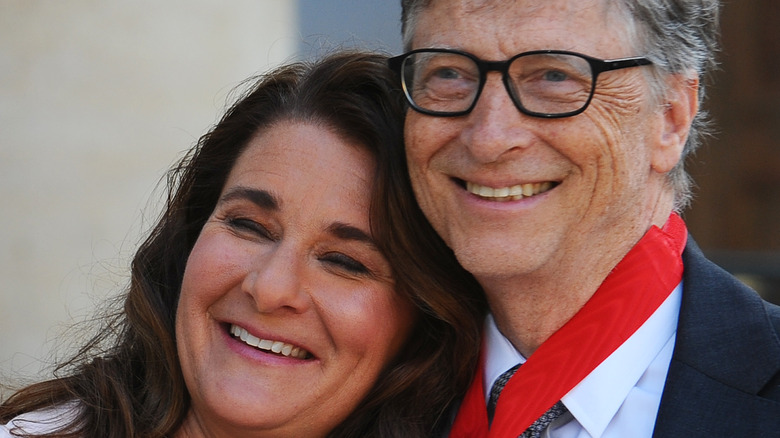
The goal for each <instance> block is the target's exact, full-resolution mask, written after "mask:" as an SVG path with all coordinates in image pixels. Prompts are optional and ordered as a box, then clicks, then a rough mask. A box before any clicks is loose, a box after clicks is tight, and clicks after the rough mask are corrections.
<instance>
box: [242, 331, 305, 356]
mask: <svg viewBox="0 0 780 438" xmlns="http://www.w3.org/2000/svg"><path fill="white" fill-rule="evenodd" d="M230 334H231V335H232V336H233V337H234V338H235V339H240V340H241V341H242V342H244V343H245V344H247V345H249V346H250V347H254V348H257V349H258V350H263V351H268V352H271V353H276V354H281V355H282V356H285V357H292V358H295V359H309V358H311V357H312V355H311V353H309V352H308V351H306V350H304V349H303V348H301V347H298V346H296V345H292V344H288V343H285V342H282V341H276V340H272V339H260V338H258V337H257V336H253V335H251V334H250V333H249V332H248V331H247V330H246V329H245V328H243V327H240V326H238V325H235V324H231V325H230Z"/></svg>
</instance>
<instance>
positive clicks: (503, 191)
mask: <svg viewBox="0 0 780 438" xmlns="http://www.w3.org/2000/svg"><path fill="white" fill-rule="evenodd" d="M552 187H553V183H551V182H549V181H547V182H543V183H529V184H518V185H514V186H511V187H500V188H497V189H494V188H492V187H488V186H483V185H479V184H476V183H473V182H469V181H467V182H466V190H468V191H469V192H470V193H473V194H475V195H477V196H479V197H482V198H489V199H492V200H494V201H517V200H519V199H523V198H528V197H530V196H534V195H538V194H540V193H544V192H546V191H548V190H550V189H551V188H552Z"/></svg>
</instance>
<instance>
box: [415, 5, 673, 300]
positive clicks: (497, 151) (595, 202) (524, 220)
mask: <svg viewBox="0 0 780 438" xmlns="http://www.w3.org/2000/svg"><path fill="white" fill-rule="evenodd" d="M623 25H624V23H623V22H621V21H620V19H619V17H618V14H617V13H614V12H611V13H608V12H607V11H606V10H605V7H604V6H603V5H602V1H600V0H570V1H567V0H545V1H524V0H517V1H512V2H509V1H473V0H452V1H444V0H434V1H433V2H432V4H431V6H430V7H429V8H427V9H426V10H424V11H423V12H422V13H421V15H420V16H419V21H418V23H417V25H416V28H415V31H414V38H413V40H412V48H413V49H419V48H427V47H443V48H453V49H459V50H463V51H466V52H470V53H472V54H474V55H476V56H478V57H479V58H481V59H484V60H505V59H508V58H510V57H512V56H513V55H515V54H518V53H520V52H525V51H530V50H542V49H560V50H570V51H575V52H580V53H583V54H586V55H590V56H594V57H597V58H601V59H614V58H622V57H629V56H641V55H644V54H643V53H635V51H634V50H633V49H631V47H630V46H629V44H628V40H629V36H628V34H627V32H626V30H625V27H623ZM646 68H648V67H639V68H630V69H625V70H617V71H611V72H606V73H603V74H602V75H601V76H599V79H598V82H597V87H596V91H595V95H594V97H593V100H592V102H591V104H590V106H589V107H588V109H587V110H586V111H585V112H584V113H582V114H580V115H577V116H574V117H570V118H563V119H540V118H533V117H529V116H526V115H523V114H521V113H520V112H519V111H518V110H517V108H515V106H514V105H513V103H512V101H511V100H510V97H509V95H508V94H507V91H506V89H505V88H504V85H503V83H502V82H501V77H500V74H499V73H495V72H491V73H489V74H488V78H487V82H486V83H485V87H484V89H483V91H482V94H481V96H480V97H479V101H478V102H477V105H476V107H475V108H474V110H473V111H472V112H471V113H470V114H468V115H466V116H461V117H431V116H426V115H423V114H420V113H417V112H415V111H411V110H410V112H409V114H408V118H407V122H406V141H407V155H408V161H409V168H410V174H411V179H412V183H413V185H414V189H415V194H416V196H417V198H418V201H419V202H420V205H421V206H422V209H423V211H424V212H425V214H426V215H427V216H428V218H429V220H430V221H431V223H432V224H433V226H434V228H435V229H436V230H437V232H438V233H439V234H440V235H441V236H442V238H443V239H444V240H445V241H446V242H447V244H448V245H449V246H450V247H451V248H452V249H453V250H454V251H455V253H456V255H457V257H458V259H459V261H460V262H461V263H462V264H463V265H464V267H465V268H466V269H468V270H469V271H471V272H472V273H473V274H475V276H476V277H477V279H479V280H480V282H482V283H483V286H486V287H488V288H489V284H490V281H491V280H496V281H500V280H506V279H511V278H516V277H518V276H523V275H547V276H549V275H555V273H556V272H559V271H558V270H559V268H562V267H567V268H569V269H571V267H572V266H578V267H580V269H584V270H587V269H588V267H589V266H591V264H590V263H595V260H591V258H592V257H594V256H595V255H596V254H598V255H599V257H606V258H611V259H615V261H616V260H619V258H620V257H622V255H623V254H625V252H626V251H627V250H628V248H630V247H631V246H632V245H633V244H634V243H636V241H637V240H638V239H639V238H640V237H641V236H642V235H643V234H644V232H645V231H646V230H647V229H648V228H649V226H650V225H652V223H653V220H654V217H656V218H657V216H658V210H659V205H660V204H661V203H662V202H661V199H662V198H663V199H664V202H665V200H666V199H667V198H668V197H669V195H668V193H667V192H668V190H666V189H665V188H664V175H663V173H664V172H666V171H668V170H669V164H670V163H671V162H676V160H675V159H674V157H673V154H675V153H676V154H677V157H679V150H676V151H671V152H670V153H671V154H672V156H671V158H670V155H669V153H666V154H664V153H661V152H659V148H661V145H662V144H664V141H665V140H663V139H664V138H665V137H664V136H665V134H664V132H665V129H666V128H667V125H668V121H667V119H668V117H666V116H665V112H664V110H663V106H662V105H659V104H656V103H654V102H653V100H652V99H651V97H650V96H649V87H648V82H647V80H646V77H647V76H646V75H645V74H644V73H646V71H645V72H643V69H646ZM667 140H668V139H667ZM683 142H684V139H683ZM679 146H680V147H681V146H682V145H681V144H680V145H679ZM661 158H663V159H661ZM664 160H665V161H664ZM518 186H519V188H518ZM520 189H522V190H523V192H524V194H528V195H530V196H523V197H521V198H518V197H517V196H515V197H509V196H507V193H513V190H520ZM662 193H663V195H662ZM665 206H666V204H664V207H662V208H660V209H661V210H663V209H664V208H666V207H665ZM669 207H670V206H669ZM665 214H666V215H668V209H667V210H666V212H665ZM664 219H665V218H664Z"/></svg>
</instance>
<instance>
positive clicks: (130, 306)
mask: <svg viewBox="0 0 780 438" xmlns="http://www.w3.org/2000/svg"><path fill="white" fill-rule="evenodd" d="M389 75H390V74H389V73H388V72H387V70H386V68H385V58H384V57H382V56H378V55H369V54H360V53H341V54H335V55H332V56H329V57H327V58H326V59H324V60H322V61H320V62H317V63H315V64H313V65H304V64H294V65H290V66H286V67H282V68H280V69H278V70H277V71H275V72H272V73H271V74H269V75H267V76H265V77H263V78H261V79H260V80H259V81H258V82H257V83H256V84H255V85H254V87H253V88H252V89H251V90H250V91H249V93H248V94H246V95H245V96H244V97H242V98H241V99H239V101H238V102H237V103H236V104H235V105H234V106H233V107H232V108H231V109H230V110H228V112H227V114H226V115H225V116H224V117H223V118H222V120H221V121H220V122H219V123H218V124H217V126H216V127H215V128H214V129H213V130H212V131H211V132H209V133H208V134H206V135H205V136H203V137H202V138H201V140H200V141H199V143H198V145H197V146H196V147H195V148H194V150H193V151H192V152H191V153H190V154H189V155H188V156H187V157H185V159H184V160H182V162H181V164H180V165H179V166H178V167H176V168H175V169H174V170H173V172H172V173H171V177H170V180H169V187H170V192H169V193H170V194H169V199H168V203H167V208H166V210H165V212H164V213H163V215H162V217H161V219H160V221H159V223H158V224H157V225H156V227H155V228H154V230H153V231H152V233H151V235H150V237H149V238H148V239H147V240H146V242H144V244H143V245H142V246H141V248H140V249H139V251H138V252H137V254H136V256H135V258H134V260H133V265H132V278H131V284H130V287H129V290H128V292H127V294H126V297H125V301H124V308H123V310H122V311H121V312H118V313H117V315H115V316H114V317H113V318H112V319H111V321H110V323H109V324H108V326H107V327H106V328H105V329H104V330H101V332H100V333H101V334H100V335H98V336H97V337H96V338H95V339H93V340H92V341H91V342H90V343H89V345H87V346H86V347H85V348H84V349H82V351H80V352H79V354H78V355H77V356H76V358H74V359H73V360H71V361H70V362H69V363H67V364H65V365H64V366H63V367H62V368H61V369H62V370H64V371H65V373H66V374H65V375H64V376H63V377H60V378H56V379H54V380H50V381H47V382H42V383H38V384H35V385H32V386H30V387H27V388H24V389H22V390H21V391H19V392H18V393H16V394H15V395H13V396H12V397H10V398H9V399H8V400H6V401H5V403H4V404H3V405H2V406H0V424H3V423H6V422H9V421H11V420H12V419H14V418H16V419H17V420H16V421H14V422H13V424H9V426H8V427H12V426H17V427H18V426H23V427H29V428H28V429H27V430H46V431H53V432H52V433H51V434H50V435H56V436H79V437H84V436H89V437H130V436H144V437H147V436H148V437H163V436H174V437H179V436H181V437H184V436H205V435H208V434H212V435H213V436H344V437H347V436H354V437H363V436H387V437H400V436H403V437H413V436H432V435H435V434H436V433H439V431H440V430H441V428H442V427H446V426H445V425H444V424H443V423H446V422H447V421H448V420H449V419H448V418H446V417H447V411H448V408H450V407H451V404H452V403H453V402H454V401H455V400H457V399H459V398H460V397H461V396H462V393H463V392H464V390H465V387H466V386H467V385H468V383H469V380H470V376H471V374H472V372H473V368H474V365H475V363H476V359H477V357H476V355H477V352H476V350H477V348H476V346H477V345H478V344H479V336H480V335H479V331H480V321H481V318H482V312H483V310H484V307H485V305H484V303H483V302H482V300H481V298H479V296H480V295H479V294H478V293H477V291H478V290H479V289H478V287H477V286H476V283H475V282H474V280H473V279H472V278H471V277H470V276H469V275H468V274H467V273H465V271H463V270H462V269H461V268H460V267H459V266H458V265H457V263H456V262H455V260H454V257H453V256H452V254H451V253H450V251H449V250H448V249H447V248H446V247H445V246H444V245H443V243H442V242H441V241H440V240H438V237H436V235H435V233H434V232H433V231H432V230H431V229H430V226H429V225H428V224H427V222H426V221H425V220H424V218H423V216H422V214H421V212H420V211H419V209H418V207H417V206H416V204H415V203H414V199H413V197H412V195H411V189H410V187H409V182H408V178H407V175H406V167H405V161H404V159H403V150H402V133H401V129H402V119H403V104H402V101H401V96H400V95H399V94H398V92H397V90H395V89H394V85H393V83H394V79H393V78H392V77H390V76H389ZM106 346H107V347H106ZM101 347H104V348H101ZM269 350H270V351H269ZM23 414H24V415H23ZM20 415H22V416H23V417H24V418H27V419H28V420H41V421H39V422H37V423H35V424H31V423H29V422H28V423H25V422H23V421H20V418H19V417H18V416H20ZM42 423H48V424H42ZM52 423H53V424H52ZM35 428H37V429H35Z"/></svg>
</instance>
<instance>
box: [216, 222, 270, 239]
mask: <svg viewBox="0 0 780 438" xmlns="http://www.w3.org/2000/svg"><path fill="white" fill-rule="evenodd" d="M226 222H227V224H228V226H230V228H232V229H234V230H235V231H238V232H242V233H250V234H253V235H257V236H260V237H262V238H264V239H271V240H272V239H273V236H272V235H271V233H270V232H269V231H268V229H267V228H266V227H264V226H262V225H261V224H259V223H258V222H255V221H253V220H251V219H246V218H229V219H227V221H226Z"/></svg>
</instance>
